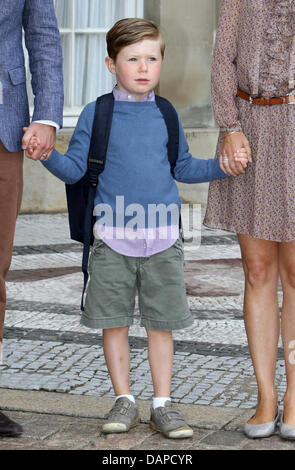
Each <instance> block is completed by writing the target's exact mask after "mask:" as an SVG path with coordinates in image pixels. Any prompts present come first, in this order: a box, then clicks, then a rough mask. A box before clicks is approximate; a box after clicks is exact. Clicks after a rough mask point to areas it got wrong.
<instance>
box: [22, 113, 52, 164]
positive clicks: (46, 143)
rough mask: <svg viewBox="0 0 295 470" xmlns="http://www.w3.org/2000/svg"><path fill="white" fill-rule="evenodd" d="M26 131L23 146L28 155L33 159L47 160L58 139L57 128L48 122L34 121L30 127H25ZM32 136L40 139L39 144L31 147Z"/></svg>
mask: <svg viewBox="0 0 295 470" xmlns="http://www.w3.org/2000/svg"><path fill="white" fill-rule="evenodd" d="M23 131H24V132H25V134H24V136H23V140H22V148H23V150H26V155H27V157H28V158H31V159H32V160H46V159H47V158H49V157H50V155H51V153H52V151H53V149H54V147H55V141H56V128H55V127H53V126H49V125H47V124H40V123H38V122H32V124H30V126H29V127H24V128H23ZM32 137H36V138H37V139H38V142H39V145H38V146H37V147H36V146H34V147H33V148H32V147H31V148H29V142H30V140H31V138H32Z"/></svg>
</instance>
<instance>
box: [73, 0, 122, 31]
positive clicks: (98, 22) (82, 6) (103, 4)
mask: <svg viewBox="0 0 295 470" xmlns="http://www.w3.org/2000/svg"><path fill="white" fill-rule="evenodd" d="M125 5H126V0H76V1H75V18H76V24H75V27H76V28H111V27H112V25H113V23H114V22H115V21H117V20H118V19H120V18H122V17H124V14H125Z"/></svg>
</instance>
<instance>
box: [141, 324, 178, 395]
mask: <svg viewBox="0 0 295 470" xmlns="http://www.w3.org/2000/svg"><path fill="white" fill-rule="evenodd" d="M147 336H148V358H149V364H150V368H151V374H152V380H153V385H154V396H155V397H170V392H171V378H172V367H173V336H172V332H171V331H157V330H148V329H147Z"/></svg>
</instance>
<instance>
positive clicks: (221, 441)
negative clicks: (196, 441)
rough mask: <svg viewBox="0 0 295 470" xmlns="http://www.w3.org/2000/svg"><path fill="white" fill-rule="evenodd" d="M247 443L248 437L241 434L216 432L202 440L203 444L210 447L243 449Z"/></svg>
mask: <svg viewBox="0 0 295 470" xmlns="http://www.w3.org/2000/svg"><path fill="white" fill-rule="evenodd" d="M246 441H247V437H246V436H245V435H244V434H242V433H240V432H235V431H232V432H228V431H216V432H213V433H212V434H210V435H209V436H207V437H205V438H204V439H202V444H206V445H210V446H223V447H236V446H239V447H241V445H242V444H243V443H245V442H246Z"/></svg>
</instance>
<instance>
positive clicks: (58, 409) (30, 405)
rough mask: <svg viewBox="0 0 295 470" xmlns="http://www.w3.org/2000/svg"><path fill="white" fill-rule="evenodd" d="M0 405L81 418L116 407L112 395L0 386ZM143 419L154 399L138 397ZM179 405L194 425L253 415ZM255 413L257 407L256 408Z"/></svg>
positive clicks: (220, 426)
mask: <svg viewBox="0 0 295 470" xmlns="http://www.w3.org/2000/svg"><path fill="white" fill-rule="evenodd" d="M0 391H1V392H0V409H2V410H11V411H25V412H34V413H46V414H57V415H63V416H74V417H80V418H99V419H103V418H104V416H105V414H106V413H107V412H108V411H109V409H110V408H111V407H112V405H113V403H114V400H113V399H112V398H99V397H94V396H86V395H71V394H63V393H56V392H35V391H23V390H11V389H0ZM137 402H138V405H139V408H140V411H141V417H142V422H143V423H148V422H149V417H150V405H151V402H150V401H147V400H137ZM175 406H176V407H177V409H179V410H180V411H182V412H183V413H185V414H186V416H187V419H188V422H189V424H190V425H191V426H195V427H198V428H202V429H213V430H216V429H223V428H224V427H225V426H226V429H228V430H229V429H230V428H231V425H230V423H231V422H233V423H234V428H235V429H236V428H237V424H236V423H237V422H239V423H240V422H243V419H244V417H245V419H246V418H248V419H249V417H250V415H251V410H244V409H243V410H242V409H239V408H229V407H228V408H224V407H213V406H202V405H186V404H182V403H177V404H176V405H175ZM252 413H253V410H252Z"/></svg>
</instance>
